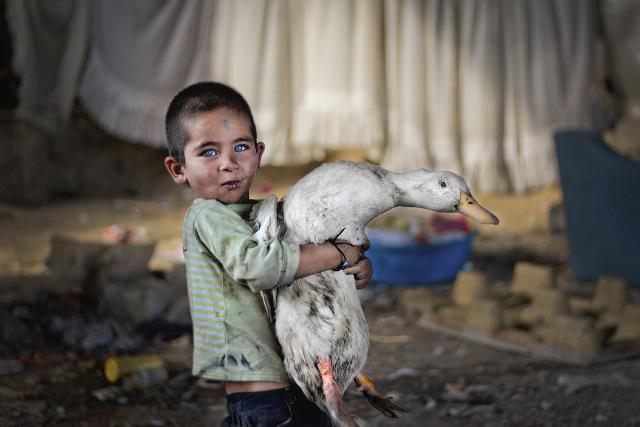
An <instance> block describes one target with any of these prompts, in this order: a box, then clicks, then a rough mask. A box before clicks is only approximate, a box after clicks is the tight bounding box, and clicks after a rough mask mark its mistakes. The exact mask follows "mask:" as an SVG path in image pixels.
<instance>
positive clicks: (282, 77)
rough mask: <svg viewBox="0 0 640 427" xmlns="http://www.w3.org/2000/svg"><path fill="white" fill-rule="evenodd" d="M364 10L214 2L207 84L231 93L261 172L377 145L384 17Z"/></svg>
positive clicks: (359, 5) (283, 1) (354, 3)
mask: <svg viewBox="0 0 640 427" xmlns="http://www.w3.org/2000/svg"><path fill="white" fill-rule="evenodd" d="M380 6H381V3H380V2H379V1H371V0H329V1H327V0H293V1H292V0H237V1H234V0H217V2H216V7H215V9H214V17H213V25H212V32H211V41H212V43H211V57H210V58H211V59H210V76H211V78H212V79H213V80H219V81H223V82H225V83H228V84H230V85H231V86H234V87H235V88H237V89H238V90H239V91H240V92H241V93H242V94H243V95H244V96H245V97H246V98H247V100H248V101H249V104H250V105H251V106H252V108H253V111H254V115H255V120H256V125H257V127H258V130H259V132H260V134H261V137H260V138H262V139H263V140H264V141H265V142H266V144H267V150H266V152H265V157H264V162H265V164H275V165H287V164H292V163H294V164H295V163H297V164H300V163H305V162H309V161H312V160H322V158H323V157H324V155H325V153H326V150H328V149H336V148H349V147H364V148H365V149H366V151H367V153H368V155H369V156H370V158H372V159H374V160H379V158H380V148H381V146H382V144H383V142H384V129H385V124H384V102H383V95H384V92H383V88H384V80H383V76H384V74H383V70H382V67H383V51H382V43H383V40H382V30H383V25H382V10H381V7H380Z"/></svg>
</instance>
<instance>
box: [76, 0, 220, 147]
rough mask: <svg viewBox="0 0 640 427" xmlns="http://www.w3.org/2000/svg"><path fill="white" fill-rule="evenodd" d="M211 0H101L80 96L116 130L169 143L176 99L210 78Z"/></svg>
mask: <svg viewBox="0 0 640 427" xmlns="http://www.w3.org/2000/svg"><path fill="white" fill-rule="evenodd" d="M211 7H212V4H211V2H210V1H208V0H189V1H181V0H161V1H159V0H136V1H134V2H131V1H128V0H94V1H93V22H92V32H91V34H92V37H93V40H92V43H93V44H92V47H91V52H90V57H89V63H88V65H87V68H86V70H85V73H84V78H83V80H82V83H81V86H80V98H81V100H82V102H83V104H84V106H85V107H86V108H87V110H88V111H89V113H90V114H91V115H92V116H93V117H94V118H95V119H96V120H97V122H98V123H99V124H100V125H101V126H102V127H103V128H105V129H106V130H108V131H109V132H111V133H112V134H114V135H116V136H119V137H122V138H126V139H129V140H131V141H134V142H143V143H147V144H149V145H152V146H157V147H165V146H166V142H165V141H166V137H165V130H164V116H165V113H166V110H167V107H168V105H169V102H170V101H171V99H172V97H173V96H174V95H175V94H176V93H177V92H178V91H179V90H180V89H182V88H183V87H185V86H186V85H188V84H190V83H194V82H196V81H199V80H203V79H204V78H206V76H207V66H208V63H207V61H208V53H209V29H210V24H211V14H212V11H211Z"/></svg>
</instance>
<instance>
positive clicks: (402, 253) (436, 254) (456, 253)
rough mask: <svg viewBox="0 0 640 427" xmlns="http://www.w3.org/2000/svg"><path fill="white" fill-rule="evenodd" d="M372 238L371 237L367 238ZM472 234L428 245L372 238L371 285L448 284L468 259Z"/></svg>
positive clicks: (370, 254) (369, 252)
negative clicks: (386, 243)
mask: <svg viewBox="0 0 640 427" xmlns="http://www.w3.org/2000/svg"><path fill="white" fill-rule="evenodd" d="M370 237H371V236H370ZM473 237H474V233H470V234H467V235H463V236H459V237H458V238H456V239H454V240H450V241H443V242H440V243H429V244H415V243H414V244H403V245H385V244H382V243H380V242H376V240H375V239H373V238H371V248H370V249H369V250H368V251H367V257H369V259H370V260H371V265H372V266H373V277H372V278H371V280H372V282H374V283H377V284H385V285H390V286H393V285H420V284H423V285H424V284H435V283H447V282H451V281H453V280H454V279H455V277H456V275H457V274H458V271H460V270H461V269H462V267H464V265H465V263H466V262H467V261H468V259H469V254H470V252H471V244H472V242H473Z"/></svg>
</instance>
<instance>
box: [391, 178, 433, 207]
mask: <svg viewBox="0 0 640 427" xmlns="http://www.w3.org/2000/svg"><path fill="white" fill-rule="evenodd" d="M430 175H431V172H430V171H428V170H426V169H417V170H412V171H407V172H389V173H388V175H387V178H388V180H389V182H390V183H391V184H392V185H393V187H395V188H393V191H394V194H393V197H394V201H395V203H396V206H405V207H413V208H426V209H431V210H437V207H436V206H431V205H430V203H429V200H433V199H434V198H435V196H436V194H435V193H433V191H432V190H431V186H429V185H428V182H429V178H430Z"/></svg>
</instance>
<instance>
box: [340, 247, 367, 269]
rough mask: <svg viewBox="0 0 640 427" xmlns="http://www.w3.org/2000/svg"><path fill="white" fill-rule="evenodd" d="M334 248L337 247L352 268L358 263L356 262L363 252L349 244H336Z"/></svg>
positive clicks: (361, 249)
mask: <svg viewBox="0 0 640 427" xmlns="http://www.w3.org/2000/svg"><path fill="white" fill-rule="evenodd" d="M335 246H336V247H338V248H339V250H340V251H342V254H344V257H345V258H346V259H347V262H348V263H349V265H350V266H352V267H353V266H355V265H356V264H357V263H358V261H359V260H360V258H361V257H362V253H363V252H364V251H365V249H364V248H363V247H362V246H353V245H350V244H349V243H336V244H335ZM345 271H346V269H345Z"/></svg>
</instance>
